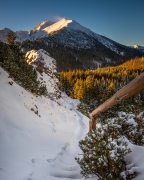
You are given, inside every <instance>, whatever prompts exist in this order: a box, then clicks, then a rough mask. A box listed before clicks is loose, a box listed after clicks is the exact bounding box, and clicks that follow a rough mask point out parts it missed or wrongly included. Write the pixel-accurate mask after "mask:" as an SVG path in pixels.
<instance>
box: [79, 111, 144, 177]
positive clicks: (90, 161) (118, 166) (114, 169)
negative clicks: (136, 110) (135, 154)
mask: <svg viewBox="0 0 144 180" xmlns="http://www.w3.org/2000/svg"><path fill="white" fill-rule="evenodd" d="M143 120H144V113H140V114H139V115H133V114H132V113H129V114H128V113H124V112H120V113H119V115H118V117H116V118H113V119H107V120H106V121H105V123H104V124H99V125H98V127H96V130H95V131H93V132H92V133H89V134H87V136H86V137H85V139H84V140H81V141H80V142H79V146H80V148H81V150H82V152H83V154H82V155H83V157H82V158H81V159H80V158H76V160H77V162H78V164H79V165H80V167H81V174H82V175H83V176H84V177H86V178H87V177H89V176H91V175H97V176H98V177H99V180H104V179H105V180H114V179H117V180H120V179H132V178H133V177H135V176H136V173H131V174H130V173H129V170H127V167H126V163H125V159H124V157H125V155H127V154H128V153H129V152H130V149H129V148H128V145H127V142H128V141H127V139H128V140H129V141H130V142H131V143H133V144H136V145H143V144H144V137H143V135H144V125H143Z"/></svg>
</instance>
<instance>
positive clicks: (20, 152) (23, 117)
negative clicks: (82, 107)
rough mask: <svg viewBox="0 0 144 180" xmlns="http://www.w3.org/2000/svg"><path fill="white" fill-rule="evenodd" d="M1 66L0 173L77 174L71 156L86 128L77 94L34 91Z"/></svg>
mask: <svg viewBox="0 0 144 180" xmlns="http://www.w3.org/2000/svg"><path fill="white" fill-rule="evenodd" d="M9 81H12V80H11V79H10V78H8V74H7V73H6V72H5V71H4V70H3V69H1V68H0V92H1V94H0V99H1V100H0V179H1V180H11V179H14V180H30V179H32V180H56V179H59V177H60V179H67V177H69V178H81V175H80V174H79V171H80V170H79V167H78V165H77V163H76V162H75V160H74V158H75V157H76V156H78V153H80V150H79V148H78V141H79V140H80V139H82V138H83V136H84V135H85V133H86V132H87V131H88V129H87V125H88V118H86V117H84V116H83V115H82V114H81V113H79V112H78V111H77V110H76V105H77V103H78V102H77V100H72V99H70V98H68V97H66V96H65V95H63V96H62V97H63V98H61V99H60V100H59V103H56V102H54V101H51V100H50V99H48V98H45V97H35V96H34V95H32V94H31V93H29V92H27V91H25V90H24V89H23V88H22V87H20V86H19V85H17V84H16V83H15V82H14V83H13V85H12V86H11V85H10V84H9V83H8V82H9Z"/></svg>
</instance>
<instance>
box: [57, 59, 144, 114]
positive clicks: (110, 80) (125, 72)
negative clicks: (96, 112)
mask: <svg viewBox="0 0 144 180" xmlns="http://www.w3.org/2000/svg"><path fill="white" fill-rule="evenodd" d="M142 72H144V57H142V58H136V59H131V60H129V61H127V62H125V63H124V64H122V65H119V66H115V67H106V68H99V69H97V70H86V71H84V70H83V71H81V70H75V71H67V72H64V71H62V72H61V73H60V83H61V84H60V85H61V89H62V90H63V91H65V92H66V93H67V94H68V95H69V96H71V97H72V98H75V99H80V100H81V104H80V105H79V109H80V110H81V111H82V112H83V113H85V114H87V115H88V114H89V113H90V112H91V111H92V110H93V109H95V108H96V107H97V106H99V105H100V104H102V103H103V102H104V101H105V100H106V99H108V98H110V97H111V96H112V95H113V94H114V93H115V92H116V91H118V90H119V89H120V88H122V87H123V86H124V85H126V84H127V83H128V82H130V81H131V80H132V79H134V78H135V77H136V76H137V75H139V74H140V73H142ZM137 98H138V99H139V101H137V100H136V99H137ZM142 98H143V95H142V93H141V95H140V96H139V95H138V96H137V95H135V97H132V98H129V99H128V100H126V101H124V102H122V103H121V105H117V106H115V107H114V108H118V109H120V108H122V107H124V106H123V104H124V103H125V104H127V105H128V103H127V102H132V103H134V102H135V101H137V102H139V104H140V102H142V101H141V99H142ZM135 106H136V103H135ZM114 108H112V109H114ZM131 108H132V106H131ZM109 114H110V113H109Z"/></svg>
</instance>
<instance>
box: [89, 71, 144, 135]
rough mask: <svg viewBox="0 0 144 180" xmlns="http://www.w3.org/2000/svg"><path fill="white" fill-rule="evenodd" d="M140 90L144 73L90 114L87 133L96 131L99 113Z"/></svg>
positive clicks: (143, 86) (142, 85) (143, 87)
mask: <svg viewBox="0 0 144 180" xmlns="http://www.w3.org/2000/svg"><path fill="white" fill-rule="evenodd" d="M142 90H144V73H142V74H140V75H139V76H137V77H136V78H135V79H134V80H132V81H131V82H130V83H129V84H127V85H126V86H124V87H123V88H121V89H120V90H119V91H117V92H116V93H115V94H114V95H113V96H112V97H111V98H109V99H108V100H107V101H105V102H104V103H103V104H102V105H100V106H99V107H98V108H96V109H95V110H94V111H93V112H92V113H91V114H90V121H89V132H91V131H92V130H95V129H96V117H97V116H98V114H99V113H101V112H102V111H104V110H107V109H109V108H110V107H112V106H114V105H116V104H118V103H119V102H121V101H123V100H125V99H127V98H129V97H131V96H133V95H135V94H137V93H139V92H141V91H142Z"/></svg>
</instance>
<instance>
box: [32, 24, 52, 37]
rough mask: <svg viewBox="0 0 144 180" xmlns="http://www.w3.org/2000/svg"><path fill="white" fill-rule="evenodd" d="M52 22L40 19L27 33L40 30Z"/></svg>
mask: <svg viewBox="0 0 144 180" xmlns="http://www.w3.org/2000/svg"><path fill="white" fill-rule="evenodd" d="M52 24H54V22H52V21H41V22H40V23H38V24H37V25H36V26H35V27H34V28H33V29H32V30H30V31H29V34H30V33H31V32H33V33H34V32H36V31H40V30H42V29H44V28H46V27H48V26H51V25H52Z"/></svg>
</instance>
